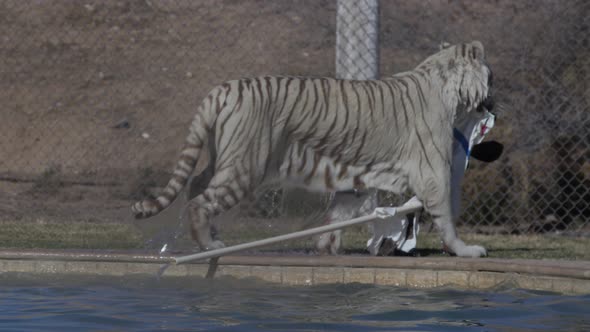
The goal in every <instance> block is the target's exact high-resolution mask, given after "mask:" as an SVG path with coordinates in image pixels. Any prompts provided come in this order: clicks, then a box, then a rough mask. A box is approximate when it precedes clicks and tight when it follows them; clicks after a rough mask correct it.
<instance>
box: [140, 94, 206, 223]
mask: <svg viewBox="0 0 590 332" xmlns="http://www.w3.org/2000/svg"><path fill="white" fill-rule="evenodd" d="M211 106H212V105H211V99H210V98H207V99H205V101H204V102H203V104H201V106H199V109H198V110H197V114H196V115H195V118H194V119H193V121H192V123H191V126H190V130H189V134H188V136H187V138H186V141H185V144H184V147H183V149H182V152H181V153H180V158H179V159H178V161H177V163H176V166H175V167H174V171H173V173H172V178H170V180H169V181H168V184H167V185H166V187H165V188H164V189H163V190H162V192H161V193H160V194H159V195H158V197H156V198H153V199H152V198H149V199H144V200H142V201H139V202H137V203H135V204H133V206H132V207H131V210H132V211H133V214H134V215H135V218H137V219H143V218H148V217H151V216H154V215H156V214H158V213H160V212H161V211H163V210H164V209H165V208H167V207H168V206H169V205H170V204H171V203H172V202H173V201H174V199H176V197H177V196H178V194H179V193H180V191H181V190H182V188H184V186H185V185H186V184H187V182H188V179H189V177H190V176H191V174H192V172H193V171H194V169H195V167H196V165H197V162H198V160H199V156H200V155H201V151H202V150H203V147H204V145H205V144H206V142H207V139H208V134H209V132H210V131H211V128H212V126H213V124H214V123H215V115H216V112H215V110H212V109H211ZM209 162H211V161H209Z"/></svg>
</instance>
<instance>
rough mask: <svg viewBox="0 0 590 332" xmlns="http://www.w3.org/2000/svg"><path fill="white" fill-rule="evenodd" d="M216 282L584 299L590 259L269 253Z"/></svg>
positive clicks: (31, 261)
mask: <svg viewBox="0 0 590 332" xmlns="http://www.w3.org/2000/svg"><path fill="white" fill-rule="evenodd" d="M171 262H173V260H172V258H171V257H170V256H160V255H156V254H154V253H150V252H146V251H113V250H56V249H53V250H32V249H30V250H16V249H0V273H3V272H25V273H35V274H42V273H53V274H59V273H65V274H76V273H77V274H95V275H117V276H123V275H127V274H138V273H139V274H155V273H157V271H158V270H159V269H160V268H161V266H162V265H163V264H167V263H171ZM207 269H208V263H206V262H197V263H190V264H183V265H171V266H170V268H169V269H167V270H166V273H165V276H195V277H198V276H201V277H204V276H205V274H206V272H207ZM216 276H232V277H236V278H251V277H255V278H259V279H262V280H265V281H269V282H275V283H281V284H285V285H316V284H323V283H350V282H359V283H371V284H378V285H394V286H401V287H410V288H431V287H441V286H453V287H459V288H469V289H485V288H493V287H497V286H498V285H501V284H506V283H511V284H513V285H514V286H516V287H519V288H525V289H531V290H541V291H555V292H559V293H564V294H590V261H560V260H530V259H497V258H481V259H473V258H459V257H417V258H414V257H373V256H366V255H347V256H314V255H295V256H293V255H279V254H276V253H272V254H261V255H256V256H225V257H221V258H220V259H219V267H218V269H217V272H216Z"/></svg>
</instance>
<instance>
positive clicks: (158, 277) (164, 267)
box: [156, 263, 172, 281]
mask: <svg viewBox="0 0 590 332" xmlns="http://www.w3.org/2000/svg"><path fill="white" fill-rule="evenodd" d="M171 265H172V263H166V264H164V265H162V266H160V268H159V269H158V272H157V273H156V280H158V281H160V280H161V279H162V276H163V275H164V272H166V270H167V269H168V268H169V267H170V266H171Z"/></svg>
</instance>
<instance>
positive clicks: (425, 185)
mask: <svg viewBox="0 0 590 332" xmlns="http://www.w3.org/2000/svg"><path fill="white" fill-rule="evenodd" d="M448 173H450V172H448ZM448 173H444V174H448ZM438 179H439V180H437V179H435V178H430V179H427V180H426V181H424V182H418V183H419V185H418V186H417V187H418V188H417V189H418V190H416V193H417V196H418V197H419V199H420V200H421V201H422V203H423V204H424V208H425V210H426V211H427V212H428V213H430V215H431V216H432V217H433V222H434V224H435V225H436V227H437V229H438V231H439V232H440V236H441V239H442V241H443V244H444V246H445V247H446V248H447V249H448V250H449V251H450V252H452V253H454V254H455V255H457V256H460V257H482V256H486V255H487V251H486V249H485V248H484V247H482V246H479V245H466V244H465V242H463V240H461V239H460V238H459V237H458V235H457V230H456V228H455V223H454V220H453V215H452V209H451V204H452V203H451V197H450V192H451V190H450V180H440V179H445V178H444V177H439V178H438Z"/></svg>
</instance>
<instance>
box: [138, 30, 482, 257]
mask: <svg viewBox="0 0 590 332" xmlns="http://www.w3.org/2000/svg"><path fill="white" fill-rule="evenodd" d="M491 78H492V74H491V70H490V69H489V67H488V65H487V64H486V61H485V56H484V48H483V45H482V44H481V43H480V42H478V41H474V42H471V43H466V44H458V45H454V46H450V47H448V48H445V49H443V50H441V51H439V52H438V53H435V54H434V55H431V56H429V57H428V58H427V59H426V60H424V61H423V62H422V63H421V64H420V65H418V66H417V67H416V68H415V69H414V70H412V71H407V72H402V73H399V74H396V75H394V76H392V77H390V78H387V79H384V80H369V81H350V80H337V79H332V78H300V77H270V76H266V77H258V78H245V79H240V80H234V81H228V82H225V83H223V84H221V85H219V86H217V87H215V88H213V90H211V92H210V93H209V95H208V96H207V97H206V98H205V99H204V101H203V103H202V104H201V105H200V106H199V108H198V109H197V113H196V115H195V118H194V120H193V122H192V124H191V126H190V130H189V134H188V137H187V139H186V143H185V147H184V149H183V151H182V153H181V156H180V159H179V160H178V162H177V164H176V167H175V169H174V172H173V175H172V178H171V179H170V181H169V182H168V184H167V186H166V187H165V188H164V190H163V191H162V194H161V195H160V196H158V197H157V198H155V199H146V200H143V201H140V202H137V203H135V204H134V205H133V207H132V209H133V212H134V214H135V215H136V217H138V218H145V217H149V216H152V215H154V214H157V213H159V212H160V211H162V210H163V209H164V208H166V207H167V206H168V205H170V203H171V202H172V201H173V200H174V199H175V198H176V196H177V195H178V193H179V192H180V191H181V190H182V188H183V187H184V186H185V185H186V183H187V179H188V178H189V176H190V174H191V172H192V171H193V170H194V168H195V165H196V163H197V160H198V159H199V156H200V154H201V151H202V150H203V148H204V147H206V146H207V147H208V149H209V153H210V155H211V158H210V160H211V162H210V164H209V168H208V170H207V171H206V172H205V173H203V174H206V175H207V176H206V179H205V180H208V181H206V182H207V183H208V186H207V188H206V189H205V190H204V191H203V192H202V193H200V194H199V195H197V196H196V197H195V198H194V199H192V200H191V201H190V202H189V203H188V211H189V218H190V220H191V232H192V236H193V239H195V240H196V241H197V243H198V244H199V246H200V247H201V249H203V250H209V249H215V248H220V247H223V243H222V242H221V241H219V240H218V239H214V237H213V235H212V228H211V224H210V219H211V218H212V217H213V216H214V215H217V214H219V213H221V212H222V211H225V210H228V209H230V208H231V207H233V206H235V205H236V204H237V203H238V202H239V201H240V200H241V199H242V198H244V196H245V195H246V194H247V193H250V192H253V191H254V189H255V188H257V187H259V186H260V185H263V184H265V183H267V182H276V181H277V179H278V180H279V181H280V182H282V183H287V184H290V185H294V186H300V187H304V188H306V189H308V190H313V191H322V192H325V191H344V190H350V189H357V190H363V189H366V188H376V189H381V190H386V191H391V192H395V193H402V192H405V190H406V189H407V188H408V187H409V188H410V189H412V191H413V192H414V193H415V194H416V196H417V197H418V198H419V199H420V200H421V201H422V202H423V204H424V207H425V210H426V211H427V212H429V213H430V214H431V215H432V217H433V221H434V223H435V224H436V225H437V227H438V229H439V230H440V232H441V237H442V240H443V241H444V243H445V245H446V246H447V247H448V248H449V250H451V251H452V252H454V253H455V254H457V255H458V256H471V257H478V256H482V255H485V254H486V250H485V249H484V248H483V247H481V246H477V245H473V246H468V245H465V243H464V242H463V241H462V240H460V239H459V238H458V236H457V233H456V230H455V226H454V223H453V218H452V211H451V200H450V194H451V189H450V161H451V148H452V142H453V124H454V122H455V119H456V118H457V117H462V116H465V115H466V114H468V113H470V112H482V111H484V109H485V108H486V105H490V103H491V97H490V87H491Z"/></svg>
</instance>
